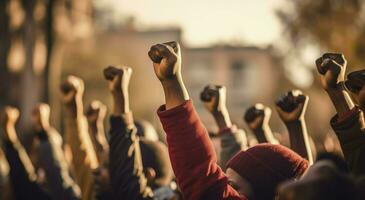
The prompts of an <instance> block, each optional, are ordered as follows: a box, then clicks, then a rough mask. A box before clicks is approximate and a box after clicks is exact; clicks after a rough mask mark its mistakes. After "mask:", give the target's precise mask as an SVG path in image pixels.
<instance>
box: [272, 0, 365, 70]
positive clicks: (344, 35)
mask: <svg viewBox="0 0 365 200" xmlns="http://www.w3.org/2000/svg"><path fill="white" fill-rule="evenodd" d="M286 3H287V6H286V8H285V9H280V10H278V11H277V15H278V16H279V18H280V20H281V22H282V24H283V25H284V27H285V28H286V29H285V30H286V31H287V33H288V36H289V37H288V38H289V40H290V44H291V45H292V47H294V48H291V49H292V50H293V51H301V50H302V49H303V48H301V47H302V46H305V45H313V46H315V47H316V48H318V49H319V50H321V51H334V52H343V53H344V54H345V56H346V58H348V60H349V61H350V67H361V66H364V64H365V39H364V38H365V1H364V0H294V1H293V0H287V1H286ZM287 7H288V8H289V9H288V8H287Z"/></svg>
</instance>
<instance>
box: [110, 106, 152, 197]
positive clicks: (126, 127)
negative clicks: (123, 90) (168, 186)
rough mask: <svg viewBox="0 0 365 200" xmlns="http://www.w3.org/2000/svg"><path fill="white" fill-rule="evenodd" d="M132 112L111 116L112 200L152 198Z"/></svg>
mask: <svg viewBox="0 0 365 200" xmlns="http://www.w3.org/2000/svg"><path fill="white" fill-rule="evenodd" d="M132 121H133V120H132V115H131V113H127V114H123V115H122V116H112V117H110V139H109V150H110V152H109V173H110V181H111V187H112V195H113V199H115V200H120V199H133V200H142V199H143V200H148V199H153V198H152V196H153V194H152V190H151V189H150V187H148V186H147V179H146V177H145V176H144V173H143V165H142V157H141V150H140V146H139V137H138V136H137V134H136V128H135V126H134V124H133V123H132Z"/></svg>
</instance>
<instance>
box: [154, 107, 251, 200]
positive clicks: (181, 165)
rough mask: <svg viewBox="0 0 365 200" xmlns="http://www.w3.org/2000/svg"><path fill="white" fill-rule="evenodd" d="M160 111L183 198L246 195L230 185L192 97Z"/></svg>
mask: <svg viewBox="0 0 365 200" xmlns="http://www.w3.org/2000/svg"><path fill="white" fill-rule="evenodd" d="M158 115H159V117H160V120H161V122H162V125H163V128H164V130H165V132H166V134H167V144H168V150H169V154H170V160H171V163H172V167H173V169H174V172H175V175H176V179H177V183H178V185H179V186H180V189H181V191H182V193H183V195H184V199H189V200H199V199H246V198H244V197H239V195H238V193H237V191H235V190H234V189H233V188H232V187H231V186H229V185H228V180H227V177H226V176H225V174H224V173H223V171H222V169H221V168H220V167H219V166H218V164H217V158H216V154H215V152H214V148H213V144H212V142H211V141H210V138H209V135H208V132H207V130H206V129H205V127H204V126H203V125H202V123H201V121H200V119H199V117H198V115H197V113H196V111H195V109H194V106H193V103H192V101H191V100H189V101H186V102H185V103H184V104H182V105H180V106H178V107H175V108H172V109H169V110H165V106H162V107H160V109H159V111H158Z"/></svg>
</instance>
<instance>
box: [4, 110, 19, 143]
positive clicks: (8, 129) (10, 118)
mask: <svg viewBox="0 0 365 200" xmlns="http://www.w3.org/2000/svg"><path fill="white" fill-rule="evenodd" d="M19 115H20V114H19V110H18V109H17V108H15V107H11V106H7V107H5V108H4V110H3V112H2V113H1V117H0V118H1V124H2V126H3V128H4V137H5V140H10V141H12V142H16V141H17V140H18V137H17V135H16V132H15V124H16V122H17V121H18V119H19Z"/></svg>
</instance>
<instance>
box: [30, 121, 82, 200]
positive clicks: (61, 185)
mask: <svg viewBox="0 0 365 200" xmlns="http://www.w3.org/2000/svg"><path fill="white" fill-rule="evenodd" d="M36 135H37V136H38V137H39V140H40V144H39V147H38V148H37V154H38V158H39V159H38V167H40V168H42V169H44V171H45V174H46V180H47V185H48V188H49V190H50V194H51V195H52V198H53V199H59V200H63V199H68V200H72V199H80V188H79V187H78V186H77V184H76V183H75V181H74V180H73V179H72V178H71V175H70V171H69V170H70V168H69V166H68V163H67V161H66V158H65V155H64V152H63V149H62V143H63V142H62V138H61V136H60V134H59V133H58V132H57V131H56V130H55V129H53V128H50V129H49V130H47V132H46V131H40V132H38V133H36Z"/></svg>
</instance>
